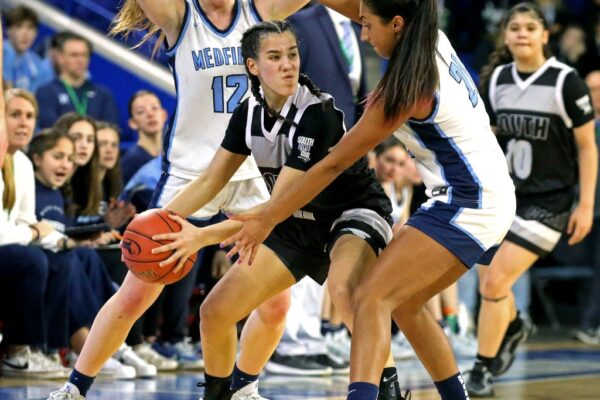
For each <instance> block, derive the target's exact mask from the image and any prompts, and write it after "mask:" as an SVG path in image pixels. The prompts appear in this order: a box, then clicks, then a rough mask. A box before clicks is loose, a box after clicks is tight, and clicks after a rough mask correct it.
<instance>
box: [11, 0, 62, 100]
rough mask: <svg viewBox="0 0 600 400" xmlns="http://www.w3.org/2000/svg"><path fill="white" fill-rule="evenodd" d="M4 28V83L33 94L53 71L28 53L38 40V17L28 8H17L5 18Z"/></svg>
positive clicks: (32, 53)
mask: <svg viewBox="0 0 600 400" xmlns="http://www.w3.org/2000/svg"><path fill="white" fill-rule="evenodd" d="M6 27H7V37H8V40H7V41H6V42H5V43H4V51H3V52H4V63H3V64H2V69H3V72H4V79H5V80H6V82H7V83H8V84H9V85H12V86H14V87H18V88H21V89H25V90H28V91H30V92H35V91H36V90H38V89H39V88H40V87H42V86H43V85H46V84H47V83H49V82H50V81H51V80H52V78H53V72H52V70H50V69H48V67H47V65H45V64H44V62H43V60H42V58H41V57H40V56H39V55H37V54H36V53H35V52H34V51H33V50H31V46H32V45H33V42H34V40H35V37H36V36H37V29H38V17H37V15H36V14H35V12H34V11H33V10H32V9H31V8H29V7H25V6H17V7H15V8H13V9H11V10H9V11H8V13H7V14H6Z"/></svg>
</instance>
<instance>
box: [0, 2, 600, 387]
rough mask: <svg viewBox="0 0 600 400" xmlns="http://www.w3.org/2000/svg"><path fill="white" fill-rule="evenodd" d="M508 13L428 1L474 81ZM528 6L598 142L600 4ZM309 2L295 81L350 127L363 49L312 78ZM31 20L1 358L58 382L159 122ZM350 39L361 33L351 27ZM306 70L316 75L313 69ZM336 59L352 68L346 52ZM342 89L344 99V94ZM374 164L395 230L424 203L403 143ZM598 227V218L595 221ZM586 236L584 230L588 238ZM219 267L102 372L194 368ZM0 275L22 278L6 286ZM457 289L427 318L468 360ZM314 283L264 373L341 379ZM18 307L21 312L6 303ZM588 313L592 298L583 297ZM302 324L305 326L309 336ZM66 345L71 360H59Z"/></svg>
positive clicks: (296, 20) (149, 182)
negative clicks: (574, 84) (573, 82)
mask: <svg viewBox="0 0 600 400" xmlns="http://www.w3.org/2000/svg"><path fill="white" fill-rule="evenodd" d="M515 3H517V2H516V1H513V0H495V1H491V0H489V1H480V0H454V1H443V0H440V1H439V5H440V10H441V11H442V12H441V13H440V17H441V23H442V27H443V28H444V30H445V31H446V32H447V34H448V36H449V37H450V39H451V41H452V42H453V43H454V45H455V47H456V49H457V51H459V52H460V53H461V57H462V59H463V60H464V61H465V62H466V64H467V67H469V70H470V72H472V74H473V75H474V77H475V78H476V77H477V74H478V72H479V71H480V70H481V68H482V67H483V66H484V65H485V64H486V63H487V60H488V55H489V54H490V53H491V51H492V50H493V49H494V48H495V47H496V45H497V44H498V43H500V44H501V43H502V39H501V38H499V35H498V28H497V27H498V23H499V19H500V17H501V16H502V14H503V13H504V12H505V11H506V10H507V9H508V8H510V7H511V6H512V5H514V4H515ZM538 3H539V4H540V6H541V7H542V9H543V10H544V12H545V13H546V17H547V18H548V20H549V21H551V24H552V25H551V34H552V36H551V47H552V49H553V51H554V54H555V55H556V57H557V59H558V60H560V61H562V62H564V63H566V64H568V65H570V66H572V67H573V68H575V69H576V70H577V71H578V72H579V74H580V75H581V76H582V77H585V78H586V82H587V84H588V86H589V89H590V92H591V94H592V98H593V103H594V104H593V105H594V110H595V112H596V121H597V129H596V132H597V139H598V135H599V133H600V131H599V129H598V127H600V125H599V122H600V0H595V1H594V2H592V3H590V2H587V1H583V0H571V1H568V0H564V1H560V0H554V1H552V0H539V1H538ZM317 7H322V6H316V5H313V6H311V7H309V8H307V9H306V10H303V11H301V12H300V13H299V14H298V16H294V17H293V18H292V22H293V24H294V26H295V28H296V30H297V31H298V34H299V38H300V46H301V49H300V50H301V54H302V55H304V54H312V55H313V57H312V58H311V57H306V58H305V59H304V60H303V65H302V68H303V69H304V71H303V72H306V73H308V74H309V75H310V76H311V77H312V78H313V80H314V81H315V82H316V84H317V86H320V87H321V88H322V89H323V90H324V91H326V92H328V93H331V94H332V95H333V96H334V98H336V102H337V103H338V105H340V107H341V108H343V107H346V109H344V112H345V115H346V118H347V120H346V124H347V125H348V127H349V126H351V125H352V124H353V123H354V122H355V121H356V120H357V118H358V116H359V115H360V106H359V100H360V99H362V98H364V96H365V95H366V93H367V87H366V75H367V72H369V73H370V72H371V71H367V67H366V59H365V55H364V54H363V49H362V47H359V46H354V47H355V48H348V49H347V50H348V52H349V53H346V52H344V54H345V55H346V56H347V55H348V54H351V52H352V51H355V55H354V56H353V57H351V60H352V62H350V63H349V65H348V68H349V71H350V73H349V74H345V73H342V74H341V76H342V77H343V80H344V82H342V83H339V85H338V84H336V83H335V80H334V78H331V77H332V76H336V74H337V75H340V74H339V73H338V72H337V71H335V70H332V71H330V72H329V71H323V70H322V68H323V65H327V63H322V58H321V57H323V55H317V54H318V52H319V49H314V48H310V46H311V45H312V46H314V44H315V43H316V42H313V41H310V40H308V38H307V39H306V41H304V42H303V34H304V35H309V34H310V33H309V32H308V31H306V32H305V30H304V29H305V27H304V28H303V24H306V22H305V19H303V17H302V16H303V15H305V14H308V13H311V12H318V11H316V10H317ZM303 13H304V14H303ZM332 18H334V20H335V18H338V17H332ZM335 21H338V20H335ZM38 24H39V21H38V17H37V15H36V14H35V12H34V11H33V10H31V9H29V8H27V7H22V6H21V7H17V8H14V9H12V10H9V11H8V12H7V13H6V14H5V15H4V26H5V36H6V40H5V41H4V51H3V55H4V62H3V73H4V81H5V87H6V88H11V89H9V90H8V91H7V92H6V95H5V96H6V115H7V127H6V129H7V134H8V140H9V151H8V155H7V156H6V157H5V159H4V162H3V164H2V181H1V182H2V186H1V188H2V189H3V191H2V199H1V202H2V203H1V204H2V207H1V208H2V210H0V211H1V221H0V229H2V230H1V231H0V260H1V262H0V264H1V265H2V266H1V267H0V277H1V278H0V282H2V283H1V284H0V287H1V288H2V291H1V293H0V312H1V317H0V319H1V320H2V321H3V325H2V328H1V329H2V330H1V331H2V333H3V343H2V345H3V346H4V348H5V349H4V350H5V356H4V357H5V359H8V360H20V359H24V358H25V359H27V360H29V363H30V365H31V371H29V372H28V373H29V374H30V376H32V375H34V374H37V375H38V376H41V377H61V378H62V377H65V376H66V371H67V370H66V368H65V367H64V365H66V364H67V363H68V364H70V365H73V363H74V360H75V359H76V358H77V354H78V352H79V351H80V350H81V348H82V346H83V342H84V341H85V337H86V334H87V332H88V331H89V327H90V325H91V322H92V321H93V319H94V316H95V313H97V311H98V310H99V308H100V307H101V305H102V304H103V302H104V301H106V300H107V299H108V298H110V296H111V295H112V294H113V293H114V290H115V287H116V285H118V284H119V283H120V282H122V280H123V279H124V276H125V273H126V272H127V270H126V268H125V266H124V265H123V264H122V263H121V262H120V253H119V252H120V250H119V249H118V246H117V245H118V242H119V239H120V232H121V231H122V229H123V228H124V227H125V226H126V224H127V223H128V221H129V220H130V218H131V217H132V216H133V214H134V213H135V212H141V211H143V210H145V209H146V208H147V207H148V204H149V203H150V198H151V196H152V192H153V190H154V188H155V187H156V184H157V181H158V178H159V175H160V171H161V150H162V133H163V130H164V128H165V125H166V123H167V113H168V111H167V110H165V109H163V107H162V105H161V104H160V100H159V98H158V97H157V96H156V94H154V93H153V92H152V91H149V90H146V89H145V88H140V91H139V92H137V93H136V94H135V95H134V96H133V97H132V98H131V99H130V101H129V109H128V110H118V108H117V106H116V103H115V100H114V94H113V93H116V92H117V91H118V88H110V87H107V86H105V83H104V82H95V81H94V78H93V77H92V76H90V75H89V72H88V67H89V63H90V57H91V54H92V51H93V48H92V45H91V43H90V42H89V41H88V40H87V39H86V38H83V37H81V36H79V35H77V34H74V33H72V32H69V31H63V32H59V33H57V34H55V35H54V36H52V38H51V40H49V41H48V44H49V45H48V46H47V48H44V50H43V52H42V53H39V52H37V51H34V50H33V44H34V42H35V39H36V35H37V30H38ZM340 26H341V25H340ZM340 29H341V28H340ZM355 29H356V27H355ZM355 35H356V36H355V37H356V38H358V32H355ZM305 37H306V36H305ZM355 42H357V40H356V39H355ZM303 46H304V48H302V47H303ZM311 59H312V60H313V61H312V63H311ZM317 60H318V64H319V65H318V66H314V65H312V64H314V62H315V61H317ZM361 60H362V61H361ZM343 62H349V61H348V57H346V59H345V60H344V61H343ZM361 63H362V64H361ZM314 68H320V70H319V71H320V74H319V75H321V76H317V75H312V74H311V69H314ZM328 73H331V75H327V74H328ZM319 78H320V79H319ZM346 81H347V82H346ZM346 84H347V90H346V89H344V90H346V92H347V93H346V92H344V90H341V89H340V88H341V87H344V88H346V86H344V85H346ZM337 90H339V93H337V92H336V91H337ZM346 100H347V101H346ZM169 111H171V110H169ZM124 112H127V113H128V116H129V119H128V126H127V127H122V126H121V127H120V126H118V125H117V124H118V121H119V113H124ZM127 128H130V129H132V130H134V131H135V132H137V134H138V140H137V142H136V143H135V144H132V145H131V146H129V148H127V149H124V146H122V145H121V143H120V138H121V136H120V132H121V131H122V130H123V129H127ZM371 165H372V167H373V170H374V173H375V175H376V176H377V178H378V179H379V181H380V182H381V183H382V185H383V186H384V189H385V190H386V193H387V194H388V196H389V197H390V199H391V200H392V206H393V209H394V213H393V214H394V220H395V223H396V225H395V230H397V229H399V227H401V226H402V224H403V223H404V222H405V221H406V219H407V218H408V216H409V215H410V214H411V213H412V212H414V211H415V209H416V208H417V207H418V206H419V205H420V204H421V203H422V202H423V201H424V199H425V195H424V188H423V187H422V185H421V182H420V178H419V176H418V173H417V172H416V168H415V165H414V161H413V160H412V158H410V157H409V155H408V153H407V152H406V150H405V149H404V148H403V147H402V146H401V145H400V144H399V142H397V141H396V140H395V139H389V140H388V141H386V142H384V143H383V144H381V145H380V146H379V147H378V148H377V149H375V151H374V152H373V154H372V159H371ZM596 210H598V207H596ZM595 216H596V218H600V211H596V213H595ZM596 225H597V224H596ZM597 239H598V236H597V235H592V236H590V239H589V240H597ZM597 261H598V262H600V260H597ZM590 262H592V261H591V260H590ZM229 263H230V262H229V260H227V259H226V258H225V257H224V252H223V251H220V250H217V249H210V250H208V251H206V252H204V253H203V256H202V257H199V258H198V261H197V264H198V265H197V267H196V268H195V269H194V271H193V274H196V275H197V278H195V279H194V283H195V286H194V287H189V288H186V289H185V291H183V292H182V291H181V290H179V288H177V287H176V286H175V285H174V286H173V288H172V289H171V290H170V291H165V293H163V295H162V296H161V298H160V299H159V300H158V301H157V303H156V304H155V306H153V307H152V308H151V309H150V310H149V311H148V312H147V313H145V314H144V316H143V317H142V318H141V319H140V320H139V321H138V322H137V323H136V325H135V326H134V328H133V330H132V332H131V334H130V335H129V337H128V339H127V343H128V345H126V346H123V347H122V348H121V349H120V350H119V352H118V353H116V354H115V355H114V357H113V358H112V359H111V360H110V361H109V362H107V364H106V365H105V367H104V368H103V372H102V373H103V374H105V375H107V376H111V377H113V378H117V379H129V378H133V377H135V376H142V377H152V376H154V375H156V373H157V371H162V370H173V369H176V368H178V367H181V368H191V369H197V368H201V367H202V360H201V357H200V354H199V345H198V332H197V331H196V329H195V327H196V325H197V324H195V323H189V320H188V319H189V318H188V317H189V316H190V315H194V312H195V309H196V307H197V306H198V305H197V301H198V299H199V298H200V299H201V297H202V295H204V294H205V291H206V290H208V289H210V287H212V285H214V283H215V282H216V280H218V278H219V277H220V276H222V275H223V274H224V273H225V272H226V270H227V268H228V266H229ZM596 267H598V266H596ZM23 271H28V273H27V274H26V275H27V276H26V277H24V276H20V275H19V274H21V275H22V274H23ZM598 274H600V271H598V270H597V271H596V276H597V275H598ZM7 279H11V282H13V280H14V282H20V283H19V284H18V285H17V284H14V285H8V284H7V282H8V280H7ZM595 281H598V278H597V277H596V278H595ZM462 282H465V283H464V284H462V285H460V290H457V288H450V289H449V290H448V291H447V292H446V293H445V294H444V295H442V296H441V298H439V299H434V301H432V303H431V310H432V312H433V313H434V314H435V315H436V318H437V319H438V320H439V322H440V324H442V325H443V326H444V327H445V328H446V331H447V333H448V335H449V337H450V338H451V340H452V343H453V345H454V346H455V350H456V351H458V352H461V353H463V354H470V355H474V353H475V351H476V344H475V343H474V340H475V339H474V336H473V331H472V330H473V324H474V321H473V318H474V316H475V315H476V307H477V301H476V300H473V299H474V298H476V295H475V294H474V293H476V291H477V282H476V279H473V277H467V278H465V279H463V280H462ZM312 283H313V282H310V283H307V282H304V283H303V286H299V288H295V289H294V290H295V291H296V292H300V291H302V293H303V294H302V295H300V294H297V295H296V297H295V298H306V297H307V296H309V295H310V296H312V298H313V300H312V301H310V302H309V303H310V306H306V307H301V311H302V312H309V311H310V310H309V309H310V307H312V311H313V312H312V313H311V312H309V314H310V317H306V318H304V317H299V318H298V319H299V320H301V321H302V323H298V325H295V326H294V327H293V329H292V327H290V329H288V330H286V335H285V336H284V341H283V342H282V343H283V344H282V347H280V348H278V351H277V352H276V353H275V356H274V358H273V360H272V363H270V365H268V366H267V368H266V370H267V371H268V372H274V373H290V374H296V373H301V371H304V374H306V371H308V372H309V373H310V374H321V375H322V374H331V373H339V372H340V371H347V368H348V364H347V362H348V360H349V338H348V334H347V331H346V330H345V329H344V328H343V326H341V322H340V320H339V318H338V317H337V316H336V313H335V310H332V309H331V306H330V303H329V302H328V299H327V297H328V296H327V294H326V293H324V292H323V289H319V288H316V287H311V286H312ZM597 286H598V285H597ZM23 293H27V295H26V296H23V295H22V294H23ZM176 293H178V294H177V295H176ZM518 293H520V296H519V298H518V299H517V300H518V301H520V302H521V303H522V305H523V307H520V308H521V309H527V306H528V303H529V296H528V287H527V282H525V287H524V288H523V289H522V290H518ZM598 293H600V288H592V289H591V290H590V296H594V295H596V296H598ZM15 296H18V297H19V298H23V301H22V302H19V303H18V304H14V303H11V302H10V298H11V297H12V298H14V297H15ZM7 299H9V300H8V301H7ZM459 299H462V301H460V300H459ZM190 300H192V302H190ZM301 301H302V300H297V302H301ZM594 303H600V302H598V301H597V300H596V301H590V304H594ZM307 304H308V303H307ZM596 308H597V307H596ZM307 310H308V311H307ZM301 311H298V312H301ZM196 314H197V313H196ZM598 314H599V312H598V310H597V309H594V308H591V307H590V308H588V309H586V311H585V313H584V318H583V320H582V323H581V326H580V330H579V332H580V333H579V335H578V337H579V338H580V339H581V340H584V341H586V342H587V343H590V344H600V334H599V333H598V326H599V325H600V320H598V318H600V317H599V316H598ZM322 320H323V321H322ZM309 321H313V322H314V323H313V324H312V325H310V326H309V325H308V324H309ZM305 323H306V325H305ZM315 326H317V328H316V329H315ZM310 340H312V341H313V342H318V343H320V344H318V345H314V346H313V347H312V348H313V349H315V348H316V349H317V350H315V351H316V352H317V354H320V353H321V352H323V353H327V354H328V356H329V357H333V358H335V359H336V362H333V363H332V362H331V361H330V360H325V361H322V362H319V360H320V359H319V358H316V359H315V358H312V359H307V358H306V357H304V358H302V357H298V356H302V355H306V351H308V350H306V349H308V348H310V346H308V345H306V343H308V342H309V341H310ZM294 342H296V343H298V342H303V343H304V344H302V345H301V347H303V348H304V349H305V350H306V351H304V352H302V351H301V352H298V351H297V350H293V351H289V348H291V345H290V343H294ZM286 343H287V349H288V350H286ZM66 348H69V349H70V350H69V351H68V352H66V353H65V351H64V349H66ZM392 350H393V353H394V356H395V358H396V359H402V358H405V357H412V356H414V352H412V351H411V349H410V346H409V345H408V343H407V342H406V340H405V339H404V338H403V337H402V334H401V333H400V332H397V330H396V331H395V335H394V338H393V344H392ZM321 360H322V359H321ZM7 365H8V366H7ZM10 365H11V364H10V363H9V364H3V365H2V373H3V374H4V375H11V374H12V375H17V376H18V375H19V370H18V369H15V368H11V367H10Z"/></svg>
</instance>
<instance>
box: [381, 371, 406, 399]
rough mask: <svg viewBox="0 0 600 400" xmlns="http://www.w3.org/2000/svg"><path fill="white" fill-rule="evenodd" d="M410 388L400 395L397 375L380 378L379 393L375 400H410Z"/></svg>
mask: <svg viewBox="0 0 600 400" xmlns="http://www.w3.org/2000/svg"><path fill="white" fill-rule="evenodd" d="M410 397H411V396H410V390H407V391H406V392H405V393H404V396H402V391H401V390H400V384H399V383H398V376H397V375H394V376H392V377H389V378H387V379H386V378H382V379H381V381H380V382H379V394H378V395H377V400H410Z"/></svg>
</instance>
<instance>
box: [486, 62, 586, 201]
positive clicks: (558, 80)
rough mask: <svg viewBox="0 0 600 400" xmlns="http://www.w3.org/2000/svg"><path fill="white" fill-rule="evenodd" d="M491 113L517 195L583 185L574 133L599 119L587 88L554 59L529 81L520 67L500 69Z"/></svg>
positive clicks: (493, 82) (491, 91)
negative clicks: (578, 183) (576, 129)
mask: <svg viewBox="0 0 600 400" xmlns="http://www.w3.org/2000/svg"><path fill="white" fill-rule="evenodd" d="M488 101H489V104H490V106H491V108H490V109H489V110H488V111H489V114H490V119H491V123H492V125H495V126H496V127H497V137H498V141H499V142H500V145H501V146H502V147H503V150H504V152H505V154H506V157H507V161H508V163H509V167H510V172H511V176H512V178H513V181H514V183H515V188H516V193H517V194H539V193H546V192H553V191H560V190H563V189H567V188H570V187H573V186H574V185H576V184H577V180H578V168H577V147H576V142H575V137H574V135H573V128H577V127H580V126H582V125H583V124H585V123H587V122H589V121H590V120H592V119H593V118H594V113H593V109H592V106H591V101H590V95H589V91H588V89H587V86H586V85H585V82H583V80H582V79H581V78H580V77H579V76H578V75H577V73H576V72H575V70H573V69H572V68H570V67H568V66H567V65H565V64H563V63H561V62H559V61H556V59H554V58H550V59H549V60H547V61H546V63H545V64H544V65H543V66H542V67H540V68H539V69H538V70H537V71H536V72H534V73H533V74H531V75H529V76H523V75H520V74H519V73H518V71H517V69H516V65H515V63H511V64H507V65H501V66H499V67H497V68H496V69H495V71H494V73H493V75H492V78H491V80H490V87H489V99H488Z"/></svg>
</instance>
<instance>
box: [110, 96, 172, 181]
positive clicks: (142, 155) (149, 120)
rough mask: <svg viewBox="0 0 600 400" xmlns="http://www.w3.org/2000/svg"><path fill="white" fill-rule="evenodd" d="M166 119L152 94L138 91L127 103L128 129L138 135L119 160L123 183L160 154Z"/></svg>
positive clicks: (156, 97) (158, 102) (160, 105)
mask: <svg viewBox="0 0 600 400" xmlns="http://www.w3.org/2000/svg"><path fill="white" fill-rule="evenodd" d="M166 120H167V111H166V110H165V109H164V108H163V107H162V104H161V103H160V100H159V98H158V96H157V95H156V94H155V93H153V92H151V91H148V90H140V91H138V92H136V93H135V94H134V95H133V96H132V97H131V99H130V100H129V127H130V128H131V129H133V130H134V131H136V132H137V134H138V140H137V143H136V144H135V146H133V147H131V148H130V149H129V150H127V151H126V152H125V154H123V157H121V169H122V171H123V183H124V184H127V182H129V180H130V179H131V177H132V176H133V175H134V174H135V173H136V172H137V171H138V170H139V169H140V168H141V167H142V166H143V165H144V164H146V163H147V162H149V161H150V160H152V159H153V158H156V157H158V156H159V155H160V154H161V151H162V132H163V128H164V126H165V122H166ZM159 174H160V172H159ZM152 189H153V188H152Z"/></svg>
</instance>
